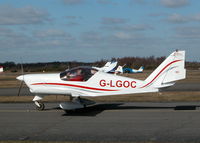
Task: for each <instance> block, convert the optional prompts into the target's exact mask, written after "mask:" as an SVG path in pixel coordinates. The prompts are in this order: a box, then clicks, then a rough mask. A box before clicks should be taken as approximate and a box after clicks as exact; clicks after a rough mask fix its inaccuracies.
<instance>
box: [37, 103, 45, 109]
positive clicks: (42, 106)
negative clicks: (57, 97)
mask: <svg viewBox="0 0 200 143" xmlns="http://www.w3.org/2000/svg"><path fill="white" fill-rule="evenodd" d="M38 104H39V105H40V106H36V109H37V110H38V111H42V110H44V108H45V105H44V103H40V102H39V103H38Z"/></svg>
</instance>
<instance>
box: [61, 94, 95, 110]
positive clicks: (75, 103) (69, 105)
mask: <svg viewBox="0 0 200 143" xmlns="http://www.w3.org/2000/svg"><path fill="white" fill-rule="evenodd" d="M92 104H95V102H94V101H91V100H88V99H84V98H80V97H72V96H70V101H68V102H64V103H61V104H60V108H61V109H63V110H66V111H70V110H76V109H82V108H85V107H87V106H88V105H92Z"/></svg>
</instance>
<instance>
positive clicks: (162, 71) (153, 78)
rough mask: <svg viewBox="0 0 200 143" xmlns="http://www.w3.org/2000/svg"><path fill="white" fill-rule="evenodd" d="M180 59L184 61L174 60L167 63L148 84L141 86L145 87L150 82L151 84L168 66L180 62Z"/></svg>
mask: <svg viewBox="0 0 200 143" xmlns="http://www.w3.org/2000/svg"><path fill="white" fill-rule="evenodd" d="M180 61H182V60H176V61H172V62H171V63H169V64H167V65H166V66H165V67H164V68H163V69H162V70H161V71H160V72H159V73H158V74H157V75H156V76H155V77H154V78H153V79H152V80H151V81H150V82H149V83H147V84H146V85H144V86H142V87H140V88H144V87H146V86H148V85H149V84H151V83H152V82H153V81H154V80H155V79H156V78H157V77H158V76H159V75H160V74H161V73H162V72H163V71H164V70H165V69H166V68H167V67H168V66H170V65H171V64H173V63H176V62H180Z"/></svg>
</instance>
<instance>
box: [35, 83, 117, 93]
mask: <svg viewBox="0 0 200 143" xmlns="http://www.w3.org/2000/svg"><path fill="white" fill-rule="evenodd" d="M32 85H62V86H70V87H78V88H84V89H91V90H99V91H118V90H112V89H102V88H94V87H87V86H82V85H74V84H65V83H33V84H32Z"/></svg>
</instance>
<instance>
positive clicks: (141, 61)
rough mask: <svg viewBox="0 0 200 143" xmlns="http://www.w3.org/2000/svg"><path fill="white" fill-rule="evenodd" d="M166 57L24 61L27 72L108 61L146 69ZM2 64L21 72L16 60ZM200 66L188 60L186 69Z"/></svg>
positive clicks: (49, 70) (149, 68)
mask: <svg viewBox="0 0 200 143" xmlns="http://www.w3.org/2000/svg"><path fill="white" fill-rule="evenodd" d="M165 58H166V57H154V56H150V57H123V58H112V59H111V60H105V59H102V60H100V61H95V62H90V63H89V62H77V61H66V62H47V63H23V68H24V71H25V72H53V71H64V70H66V69H69V68H73V67H76V66H96V67H102V66H104V64H105V63H106V62H107V61H118V65H121V66H122V65H124V67H128V68H135V69H137V68H139V67H140V66H144V68H145V69H146V70H153V69H155V68H156V67H157V66H158V65H160V64H161V63H162V62H163V61H164V60H165ZM0 66H3V67H4V71H9V72H20V71H21V64H19V63H15V62H5V63H0ZM199 68H200V62H186V69H193V70H197V69H199Z"/></svg>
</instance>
